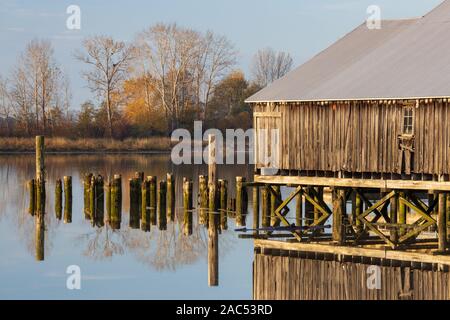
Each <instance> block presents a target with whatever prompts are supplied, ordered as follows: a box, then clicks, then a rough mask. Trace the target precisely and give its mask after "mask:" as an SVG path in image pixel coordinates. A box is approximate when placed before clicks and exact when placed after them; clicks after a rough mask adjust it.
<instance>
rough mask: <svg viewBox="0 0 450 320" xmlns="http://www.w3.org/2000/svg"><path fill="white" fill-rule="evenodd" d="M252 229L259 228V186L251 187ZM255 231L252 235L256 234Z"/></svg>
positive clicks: (257, 232)
mask: <svg viewBox="0 0 450 320" xmlns="http://www.w3.org/2000/svg"><path fill="white" fill-rule="evenodd" d="M253 229H259V187H258V186H256V187H253ZM258 234H259V231H255V232H254V235H258Z"/></svg>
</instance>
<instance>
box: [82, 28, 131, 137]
mask: <svg viewBox="0 0 450 320" xmlns="http://www.w3.org/2000/svg"><path fill="white" fill-rule="evenodd" d="M83 47H84V49H85V51H86V52H85V53H82V52H77V53H76V58H77V59H78V60H80V61H82V62H84V63H86V64H87V65H89V66H90V70H89V71H86V72H83V76H84V77H85V78H86V80H87V82H88V86H89V88H90V89H91V91H92V92H95V93H96V94H98V95H99V96H101V97H103V99H104V101H105V105H106V111H107V115H108V133H109V136H110V138H113V117H112V112H113V104H114V101H113V95H114V94H117V96H118V94H119V92H120V89H121V87H122V84H123V82H124V80H125V79H126V77H127V72H128V68H129V66H130V62H131V61H132V60H133V58H134V54H133V53H134V48H133V46H130V45H127V44H125V42H123V41H116V40H114V39H112V38H111V37H105V36H95V37H92V38H88V39H85V40H84V41H83Z"/></svg>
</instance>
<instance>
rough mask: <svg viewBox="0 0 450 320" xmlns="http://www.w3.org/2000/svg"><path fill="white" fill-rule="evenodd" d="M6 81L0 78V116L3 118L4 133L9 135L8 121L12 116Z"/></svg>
mask: <svg viewBox="0 0 450 320" xmlns="http://www.w3.org/2000/svg"><path fill="white" fill-rule="evenodd" d="M7 83H8V80H7V79H3V78H2V77H1V76H0V116H1V117H3V119H4V121H5V125H6V132H7V134H8V135H10V134H11V129H10V120H11V114H12V104H11V98H10V94H9V91H8V86H7Z"/></svg>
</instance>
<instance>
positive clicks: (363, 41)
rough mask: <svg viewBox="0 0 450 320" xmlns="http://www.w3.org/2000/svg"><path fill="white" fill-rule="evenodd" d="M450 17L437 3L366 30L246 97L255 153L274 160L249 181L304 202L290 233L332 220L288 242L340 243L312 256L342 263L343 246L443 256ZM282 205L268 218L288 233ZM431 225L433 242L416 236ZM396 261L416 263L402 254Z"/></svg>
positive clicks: (449, 186) (447, 5)
mask: <svg viewBox="0 0 450 320" xmlns="http://www.w3.org/2000/svg"><path fill="white" fill-rule="evenodd" d="M449 19H450V1H444V2H443V3H442V4H441V5H440V6H439V7H437V8H436V9H435V10H433V11H432V12H430V13H429V14H427V15H425V16H424V17H422V18H417V19H408V20H397V21H382V23H381V29H379V30H377V29H375V30H371V29H369V28H368V27H367V26H366V24H363V25H361V26H359V27H357V28H356V29H355V30H353V31H352V32H351V33H349V34H347V35H346V36H345V37H343V38H342V39H340V40H339V41H337V42H336V43H334V44H333V45H331V46H330V47H329V48H327V49H326V50H324V51H322V52H321V53H319V54H318V55H316V56H315V57H313V58H312V59H311V60H309V61H308V62H306V63H305V64H303V65H302V66H300V67H299V68H298V69H296V70H294V71H293V72H291V73H290V74H288V75H287V76H285V77H284V78H282V79H280V80H278V81H275V82H274V83H273V84H271V85H269V86H268V87H267V88H265V89H263V90H261V91H260V92H258V93H256V94H255V95H254V96H252V97H250V98H248V100H247V102H248V103H250V104H251V105H252V108H253V110H254V123H255V127H256V132H257V134H256V149H257V150H256V152H255V154H256V155H261V154H264V152H260V150H259V149H261V148H268V149H269V150H270V152H271V153H272V154H276V155H277V156H276V157H275V158H278V159H279V161H278V162H277V166H276V168H275V169H278V171H275V173H274V171H272V172H269V173H267V172H268V171H267V169H268V168H266V167H270V166H268V165H267V163H266V162H265V161H264V160H266V159H257V161H256V162H257V165H256V169H257V172H258V174H257V176H256V177H255V181H256V182H258V183H262V184H264V185H266V186H273V185H289V186H295V187H296V190H295V192H294V193H292V194H291V196H290V198H289V200H293V199H294V198H295V197H297V199H298V200H301V201H299V205H297V219H296V222H297V224H304V225H305V224H306V225H313V226H321V225H324V224H326V223H327V221H329V220H332V222H333V223H332V225H333V228H332V233H331V234H329V235H326V234H324V233H323V232H315V233H314V234H309V233H308V232H302V234H301V235H299V234H297V233H295V232H293V237H294V238H296V240H298V241H303V240H304V239H305V237H306V236H310V237H313V238H314V239H315V240H316V241H319V239H320V241H324V240H328V243H331V242H332V243H333V244H338V245H340V247H329V246H328V247H327V246H325V245H323V244H322V245H320V246H317V247H315V248H316V249H315V250H316V251H317V253H320V254H323V253H325V252H329V253H333V254H342V255H349V254H350V253H349V252H350V251H348V249H347V247H346V246H353V245H375V244H377V245H378V246H380V247H382V248H383V249H389V250H394V249H395V250H398V249H400V248H401V249H405V250H406V249H417V250H423V248H429V249H432V250H433V251H435V252H438V253H443V252H444V251H447V250H448V248H449V246H448V242H449V240H450V239H449V234H448V231H449V230H448V224H447V223H448V220H449V215H450V200H449V194H448V192H450V165H449V163H450V162H449V161H448V160H449V159H450V148H449V147H448V146H449V142H450V125H449V123H450V105H449V103H450V88H449V85H448V84H449V83H450V73H448V72H445V71H444V70H448V66H449V65H450V45H449V43H448V41H447V38H448V34H449V33H450V25H449V24H448V21H449ZM271 129H277V130H279V132H280V134H279V137H278V138H276V139H275V140H273V139H271V138H270V137H269V138H267V137H266V138H264V139H262V140H258V138H259V137H260V135H258V131H262V130H271ZM261 136H264V135H261ZM272 158H273V156H272ZM272 169H273V168H272ZM324 187H328V188H331V189H332V191H333V206H332V207H329V206H328V204H326V203H325V201H324V200H323V192H322V191H323V188H324ZM370 199H372V200H370ZM373 199H375V200H373ZM303 201H304V202H303ZM287 202H290V201H287ZM347 202H351V204H352V206H351V208H352V212H351V213H352V214H351V215H347V212H346V211H347ZM285 206H286V203H284V204H283V205H281V206H280V207H279V208H278V210H277V211H274V212H275V214H277V217H278V219H279V220H281V221H282V222H283V223H284V224H285V225H289V223H290V222H289V221H287V220H286V219H285V217H284V215H283V212H284V211H283V209H284V208H285ZM303 208H304V209H303ZM413 213H414V214H413ZM430 227H431V228H434V227H436V228H438V239H436V238H435V237H434V236H433V235H432V236H431V237H430V234H426V233H425V231H427V230H429V228H430ZM327 236H329V237H328V238H327ZM424 243H425V244H426V245H425V244H424ZM257 246H260V247H261V248H264V247H265V246H272V247H273V246H276V245H274V244H273V243H271V242H269V243H266V242H259V241H257ZM278 247H280V248H282V247H283V244H281V243H279V244H278ZM297 247H298V250H300V251H301V250H305V248H304V247H301V246H300V245H298V246H297ZM294 248H295V246H294ZM289 250H293V248H292V246H290V247H289ZM351 252H353V253H351V254H350V255H362V254H364V251H361V252H355V251H351ZM396 259H398V260H403V261H407V262H411V261H412V260H411V259H413V256H412V255H411V254H409V253H408V252H407V251H406V252H405V251H404V252H402V255H400V253H399V254H398V255H397V258H396ZM439 259H440V260H439V261H443V260H444V261H446V264H450V259H445V258H444V257H440V258H439ZM265 298H270V296H269V297H265Z"/></svg>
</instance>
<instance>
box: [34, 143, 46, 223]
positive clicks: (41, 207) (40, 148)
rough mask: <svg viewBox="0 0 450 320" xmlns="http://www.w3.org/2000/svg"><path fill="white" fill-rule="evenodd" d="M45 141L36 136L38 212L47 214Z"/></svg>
mask: <svg viewBox="0 0 450 320" xmlns="http://www.w3.org/2000/svg"><path fill="white" fill-rule="evenodd" d="M44 155H45V141H44V137H43V136H37V137H36V213H37V214H38V215H44V214H45V156H44Z"/></svg>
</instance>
